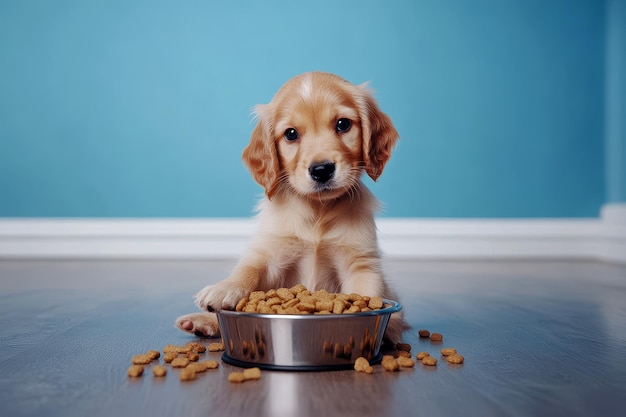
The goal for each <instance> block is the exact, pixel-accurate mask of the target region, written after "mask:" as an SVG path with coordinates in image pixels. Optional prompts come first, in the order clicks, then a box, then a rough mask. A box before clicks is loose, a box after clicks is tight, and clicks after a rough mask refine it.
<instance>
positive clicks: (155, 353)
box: [146, 349, 161, 360]
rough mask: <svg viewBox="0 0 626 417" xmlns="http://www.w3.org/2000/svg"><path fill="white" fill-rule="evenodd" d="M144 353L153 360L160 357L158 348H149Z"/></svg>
mask: <svg viewBox="0 0 626 417" xmlns="http://www.w3.org/2000/svg"><path fill="white" fill-rule="evenodd" d="M146 355H148V356H150V359H152V360H155V359H159V358H160V357H161V352H159V351H158V350H153V349H150V350H149V351H147V352H146Z"/></svg>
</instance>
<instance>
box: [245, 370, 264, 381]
mask: <svg viewBox="0 0 626 417" xmlns="http://www.w3.org/2000/svg"><path fill="white" fill-rule="evenodd" d="M243 377H244V379H245V380H246V381H249V380H251V379H260V378H261V369H259V368H249V369H246V370H245V371H243Z"/></svg>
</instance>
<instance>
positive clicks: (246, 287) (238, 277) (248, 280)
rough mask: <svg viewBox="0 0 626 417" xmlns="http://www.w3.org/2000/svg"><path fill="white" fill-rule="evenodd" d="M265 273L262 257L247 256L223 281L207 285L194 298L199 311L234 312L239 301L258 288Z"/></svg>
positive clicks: (264, 262)
mask: <svg viewBox="0 0 626 417" xmlns="http://www.w3.org/2000/svg"><path fill="white" fill-rule="evenodd" d="M266 272H267V260H266V258H265V257H263V256H255V255H251V256H247V257H246V258H244V259H243V260H242V261H241V262H240V263H239V264H238V265H237V266H236V267H235V269H234V270H233V272H232V274H231V275H230V276H229V277H228V278H226V279H225V280H223V281H220V282H218V283H217V284H214V285H208V286H206V287H204V288H203V289H201V290H200V291H199V292H198V293H197V294H196V295H195V296H194V298H195V302H196V305H197V306H198V307H200V309H201V310H205V311H206V310H208V311H220V310H234V309H235V306H236V305H237V303H238V302H239V300H240V299H241V298H243V297H245V296H247V295H248V294H250V292H252V291H254V290H256V289H257V288H259V284H260V283H261V280H262V279H264V278H265V276H266Z"/></svg>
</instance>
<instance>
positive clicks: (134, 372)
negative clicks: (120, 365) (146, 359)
mask: <svg viewBox="0 0 626 417" xmlns="http://www.w3.org/2000/svg"><path fill="white" fill-rule="evenodd" d="M141 375H143V366H141V365H131V366H130V368H128V376H130V377H133V378H137V377H140V376H141Z"/></svg>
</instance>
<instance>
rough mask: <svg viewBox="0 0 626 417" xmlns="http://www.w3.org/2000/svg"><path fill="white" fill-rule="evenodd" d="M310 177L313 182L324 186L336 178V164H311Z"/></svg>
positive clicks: (326, 162)
mask: <svg viewBox="0 0 626 417" xmlns="http://www.w3.org/2000/svg"><path fill="white" fill-rule="evenodd" d="M309 175H310V176H311V178H312V179H313V181H315V182H317V183H319V184H324V183H326V182H328V181H330V180H331V179H332V178H333V177H334V176H335V164H334V163H332V162H328V161H325V162H320V163H314V164H311V166H310V167H309Z"/></svg>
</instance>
